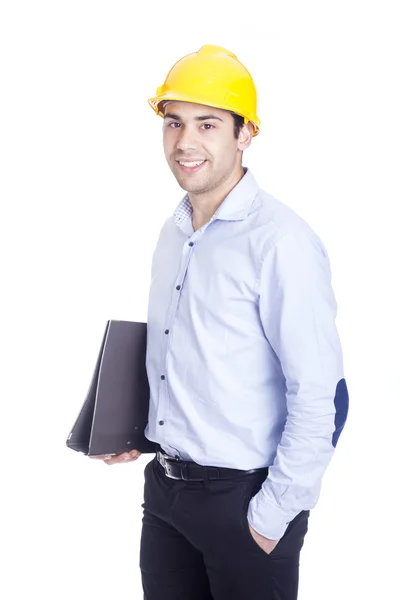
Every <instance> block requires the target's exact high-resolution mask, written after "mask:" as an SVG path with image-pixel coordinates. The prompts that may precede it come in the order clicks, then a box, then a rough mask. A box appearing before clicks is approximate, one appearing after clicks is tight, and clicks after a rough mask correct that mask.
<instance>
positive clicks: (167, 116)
mask: <svg viewBox="0 0 400 600" xmlns="http://www.w3.org/2000/svg"><path fill="white" fill-rule="evenodd" d="M164 119H173V120H174V121H182V119H181V117H180V116H179V115H174V114H172V113H166V114H165V115H164ZM211 119H218V121H221V123H223V120H222V119H220V117H217V115H201V116H199V117H194V120H195V121H210V120H211Z"/></svg>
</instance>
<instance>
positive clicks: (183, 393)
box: [106, 46, 348, 600]
mask: <svg viewBox="0 0 400 600" xmlns="http://www.w3.org/2000/svg"><path fill="white" fill-rule="evenodd" d="M149 103H150V105H151V106H152V108H153V109H154V110H155V111H156V112H157V113H158V114H159V115H161V116H162V117H163V118H164V127H163V139H164V151H165V156H166V159H167V161H168V164H169V166H170V168H171V170H172V172H173V174H174V176H175V177H176V179H177V181H178V183H179V184H180V186H181V187H182V188H183V189H184V190H186V192H187V194H186V195H185V197H184V198H183V200H182V202H181V203H180V204H179V206H178V207H177V209H176V211H175V213H174V215H173V216H172V217H170V218H169V219H168V220H167V221H166V223H165V224H164V226H163V228H162V231H161V234H160V238H159V241H158V244H157V247H156V250H155V253H154V257H153V264H152V279H151V289H150V298H149V311H148V348H147V371H148V377H149V382H150V390H151V397H150V411H149V421H148V425H147V428H146V431H145V434H146V436H147V438H148V439H149V440H152V441H154V442H156V443H158V444H159V447H160V450H159V452H158V453H157V455H156V457H155V458H154V459H153V460H152V461H151V462H149V463H148V465H146V468H145V490H144V504H143V508H144V516H143V530H142V539H141V556H140V566H141V572H142V582H143V589H144V597H145V599H146V600H211V599H213V600H272V599H274V600H295V599H296V598H297V590H298V570H299V555H300V550H301V548H302V545H303V541H304V536H305V534H306V532H307V522H308V517H309V511H310V509H311V508H312V507H314V506H315V504H316V502H317V499H318V495H319V492H320V485H321V479H322V476H323V473H324V471H325V469H326V467H327V465H328V463H329V461H330V459H331V457H332V454H333V452H334V448H335V446H336V443H337V440H338V437H339V435H340V432H341V430H342V428H343V426H344V423H345V421H346V417H347V410H348V392H347V387H346V382H345V379H344V374H343V364H342V352H341V346H340V341H339V338H338V334H337V330H336V327H335V317H336V302H335V298H334V293H333V291H332V288H331V272H330V266H329V259H328V256H327V253H326V250H325V248H324V245H323V244H322V242H321V240H320V239H319V238H318V236H317V235H316V234H315V233H314V232H313V231H312V229H311V228H310V227H309V226H308V224H307V223H306V222H305V221H304V220H303V219H301V218H300V217H299V216H298V215H297V214H295V213H294V212H293V211H292V210H291V209H290V208H289V207H287V206H286V205H284V204H283V203H281V202H280V201H278V200H277V199H275V198H273V197H272V196H270V195H269V194H267V193H265V192H264V191H262V190H261V189H260V188H259V187H258V185H257V183H256V181H255V179H254V178H253V176H252V174H251V173H250V171H249V170H248V169H246V168H243V166H242V154H243V152H244V150H246V149H247V148H248V147H249V146H250V143H251V141H252V138H253V137H254V136H255V135H257V134H258V132H259V127H260V121H259V119H258V117H257V114H256V113H257V109H256V90H255V87H254V83H253V81H252V78H251V76H250V74H249V73H248V71H247V70H246V69H245V67H244V66H243V65H242V64H241V63H240V62H239V61H238V59H237V58H236V56H235V55H233V54H232V53H231V52H228V51H227V50H225V49H223V48H220V47H217V46H203V47H202V48H201V49H200V50H199V51H198V52H197V53H194V54H190V55H189V56H186V57H184V58H183V59H181V60H180V61H178V63H176V64H175V65H174V67H173V68H172V69H171V71H170V72H169V74H168V76H167V78H166V81H165V83H164V85H163V86H162V87H161V88H158V90H157V96H156V97H155V98H152V99H151V100H149ZM138 456H139V453H138V452H137V451H135V450H134V451H132V452H131V453H129V454H123V455H120V456H119V457H114V458H110V459H108V460H106V462H107V463H108V464H113V463H116V462H121V461H124V460H127V461H129V460H136V458H137V457H138Z"/></svg>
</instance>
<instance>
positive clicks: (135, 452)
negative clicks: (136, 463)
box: [129, 450, 142, 459]
mask: <svg viewBox="0 0 400 600" xmlns="http://www.w3.org/2000/svg"><path fill="white" fill-rule="evenodd" d="M141 454H142V453H141V452H139V450H131V451H130V452H129V456H130V457H131V458H135V459H136V458H139V456H140V455H141Z"/></svg>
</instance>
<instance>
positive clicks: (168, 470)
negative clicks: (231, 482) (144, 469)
mask: <svg viewBox="0 0 400 600" xmlns="http://www.w3.org/2000/svg"><path fill="white" fill-rule="evenodd" d="M156 456H157V460H158V462H159V463H160V465H161V466H162V467H163V468H164V472H165V474H166V476H167V477H169V478H170V479H180V480H183V481H206V480H214V479H232V478H235V477H240V476H241V475H250V474H251V473H257V472H259V471H265V475H267V473H268V468H267V467H262V468H261V469H250V470H249V471H243V470H242V469H228V468H226V467H205V466H203V465H198V464H197V463H195V462H190V461H184V460H180V459H177V458H172V456H168V454H164V453H163V452H162V451H160V450H158V451H157V454H156Z"/></svg>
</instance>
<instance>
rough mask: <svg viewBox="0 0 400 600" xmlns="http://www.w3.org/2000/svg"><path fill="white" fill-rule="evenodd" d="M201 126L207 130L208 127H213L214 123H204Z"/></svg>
mask: <svg viewBox="0 0 400 600" xmlns="http://www.w3.org/2000/svg"><path fill="white" fill-rule="evenodd" d="M202 127H204V128H205V129H206V131H209V130H210V129H214V125H211V123H204V125H202Z"/></svg>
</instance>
